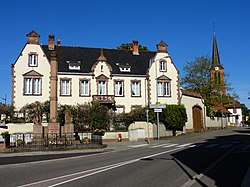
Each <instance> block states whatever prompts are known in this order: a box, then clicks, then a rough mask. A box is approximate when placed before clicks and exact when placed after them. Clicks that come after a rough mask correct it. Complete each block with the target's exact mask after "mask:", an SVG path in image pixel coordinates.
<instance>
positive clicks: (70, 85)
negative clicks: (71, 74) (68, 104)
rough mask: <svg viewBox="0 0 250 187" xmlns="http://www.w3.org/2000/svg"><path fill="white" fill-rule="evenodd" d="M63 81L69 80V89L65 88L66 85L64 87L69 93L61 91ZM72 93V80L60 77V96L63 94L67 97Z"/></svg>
mask: <svg viewBox="0 0 250 187" xmlns="http://www.w3.org/2000/svg"><path fill="white" fill-rule="evenodd" d="M63 81H69V84H68V85H69V90H68V89H67V85H66V87H65V91H67V90H68V91H69V94H67V93H63V92H62V91H63V88H62V86H63ZM71 95H72V80H71V78H61V79H60V96H63V97H68V96H71Z"/></svg>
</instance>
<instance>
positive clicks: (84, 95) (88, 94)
mask: <svg viewBox="0 0 250 187" xmlns="http://www.w3.org/2000/svg"><path fill="white" fill-rule="evenodd" d="M83 81H87V82H88V93H87V94H82V82H83ZM79 96H80V97H88V96H90V79H80V80H79Z"/></svg>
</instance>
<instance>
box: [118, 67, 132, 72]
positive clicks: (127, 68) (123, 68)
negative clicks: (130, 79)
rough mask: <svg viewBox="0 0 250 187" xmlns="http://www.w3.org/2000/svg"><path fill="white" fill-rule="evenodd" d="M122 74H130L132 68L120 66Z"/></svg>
mask: <svg viewBox="0 0 250 187" xmlns="http://www.w3.org/2000/svg"><path fill="white" fill-rule="evenodd" d="M119 69H120V71H121V72H130V71H131V67H129V66H128V67H127V66H120V67H119Z"/></svg>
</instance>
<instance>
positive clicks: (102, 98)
mask: <svg viewBox="0 0 250 187" xmlns="http://www.w3.org/2000/svg"><path fill="white" fill-rule="evenodd" d="M92 98H93V101H99V102H100V103H107V104H114V103H115V97H114V95H93V96H92Z"/></svg>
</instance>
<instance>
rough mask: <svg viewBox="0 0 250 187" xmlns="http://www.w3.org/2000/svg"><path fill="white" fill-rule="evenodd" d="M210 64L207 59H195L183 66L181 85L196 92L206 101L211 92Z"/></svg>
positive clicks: (202, 57)
mask: <svg viewBox="0 0 250 187" xmlns="http://www.w3.org/2000/svg"><path fill="white" fill-rule="evenodd" d="M210 64H211V60H210V59H209V58H208V57H204V56H201V57H196V58H195V60H194V61H190V62H187V64H186V65H185V66H184V69H183V70H184V77H183V78H182V80H181V85H182V86H183V87H184V88H186V89H192V90H194V91H195V92H198V93H199V94H200V95H201V96H202V98H203V99H205V100H206V99H208V98H209V97H210V94H211V92H212V88H211V84H210Z"/></svg>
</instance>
